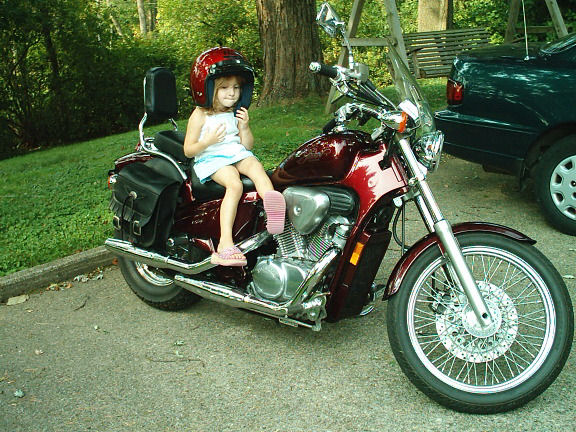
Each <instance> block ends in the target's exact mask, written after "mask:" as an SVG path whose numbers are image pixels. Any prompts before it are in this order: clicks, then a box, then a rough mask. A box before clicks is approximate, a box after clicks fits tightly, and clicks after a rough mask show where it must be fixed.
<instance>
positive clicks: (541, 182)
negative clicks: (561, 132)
mask: <svg viewBox="0 0 576 432" xmlns="http://www.w3.org/2000/svg"><path fill="white" fill-rule="evenodd" d="M534 180H535V191H536V199H537V200H538V203H539V204H540V207H541V209H542V212H543V213H544V216H545V217H546V219H547V220H548V221H549V222H550V224H552V225H553V226H554V227H555V228H557V229H558V230H559V231H561V232H563V233H566V234H570V235H576V135H571V136H569V137H566V138H563V139H561V140H560V141H558V142H557V143H556V144H554V145H553V146H552V147H550V148H549V149H548V150H547V151H546V153H544V155H543V156H542V158H541V159H540V161H539V162H538V165H537V166H536V170H535V175H534Z"/></svg>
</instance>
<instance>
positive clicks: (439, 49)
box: [350, 28, 490, 77]
mask: <svg viewBox="0 0 576 432" xmlns="http://www.w3.org/2000/svg"><path fill="white" fill-rule="evenodd" d="M403 39H404V45H405V47H406V53H407V54H408V63H409V66H410V68H411V69H412V70H413V71H414V72H415V73H416V75H417V76H422V77H439V76H447V75H448V74H449V73H450V70H451V68H452V62H453V61H454V58H455V57H456V56H457V55H458V54H460V53H462V52H463V51H466V50H469V49H472V48H482V47H485V46H488V45H489V44H490V33H488V31H486V29H482V28H475V29H455V30H441V31H430V32H421V33H406V34H404V35H403ZM389 41H390V38H389V37H382V38H352V39H350V45H352V46H356V47H369V46H375V47H382V46H385V45H387V44H388V43H389Z"/></svg>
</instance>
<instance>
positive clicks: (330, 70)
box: [310, 62, 338, 78]
mask: <svg viewBox="0 0 576 432" xmlns="http://www.w3.org/2000/svg"><path fill="white" fill-rule="evenodd" d="M310 70H311V71H312V72H313V73H319V74H320V75H325V76H327V77H328V78H336V77H337V76H338V68H337V67H336V66H328V65H325V64H323V63H319V62H312V63H310Z"/></svg>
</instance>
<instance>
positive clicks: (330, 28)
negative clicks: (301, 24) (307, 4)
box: [316, 2, 346, 38]
mask: <svg viewBox="0 0 576 432" xmlns="http://www.w3.org/2000/svg"><path fill="white" fill-rule="evenodd" d="M316 22H317V23H318V25H319V26H320V27H322V28H323V29H324V31H325V32H326V33H328V34H329V35H330V36H331V37H333V38H335V37H338V36H343V35H344V34H345V33H346V25H345V24H344V22H342V20H341V19H340V17H339V16H338V14H337V13H336V11H335V10H334V9H333V8H332V6H330V5H329V4H328V3H326V2H324V3H322V6H320V10H319V11H318V15H317V16H316Z"/></svg>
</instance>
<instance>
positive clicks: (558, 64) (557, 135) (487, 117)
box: [435, 33, 576, 235]
mask: <svg viewBox="0 0 576 432" xmlns="http://www.w3.org/2000/svg"><path fill="white" fill-rule="evenodd" d="M446 93H447V100H448V106H447V107H446V108H445V109H444V110H441V111H438V112H436V113H435V117H436V122H437V127H438V128H439V129H440V130H442V131H443V132H444V134H445V138H446V141H445V149H446V152H447V153H450V154H452V155H454V156H457V157H459V158H462V159H465V160H469V161H472V162H476V163H479V164H482V165H483V166H484V167H485V169H487V170H496V171H499V172H504V173H508V174H512V175H515V176H517V177H518V178H519V180H520V181H521V183H522V184H526V182H527V181H528V180H529V179H531V180H533V181H534V191H535V194H536V199H537V201H538V203H539V204H540V207H541V209H542V212H543V213H544V215H545V217H546V218H547V219H548V221H549V222H550V223H551V224H552V225H553V226H555V227H556V228H557V229H558V230H560V231H562V232H564V233H567V234H571V235H576V33H574V34H570V35H568V36H566V37H564V38H562V39H559V40H557V41H555V42H552V43H548V44H541V45H539V46H531V47H530V48H529V50H528V52H527V51H526V47H525V46H524V45H515V44H511V45H501V46H494V47H488V48H482V49H477V50H472V51H468V52H466V53H463V54H460V55H459V56H458V57H457V58H456V59H455V60H454V64H453V67H452V72H451V74H450V77H449V79H448V83H447V89H446Z"/></svg>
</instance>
